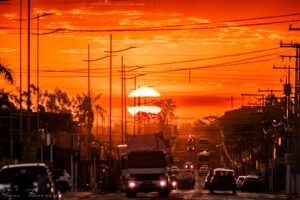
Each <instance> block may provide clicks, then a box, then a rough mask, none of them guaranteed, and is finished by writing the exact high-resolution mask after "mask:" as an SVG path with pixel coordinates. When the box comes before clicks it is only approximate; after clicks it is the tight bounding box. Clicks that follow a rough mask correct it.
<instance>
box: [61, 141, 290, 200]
mask: <svg viewBox="0 0 300 200" xmlns="http://www.w3.org/2000/svg"><path fill="white" fill-rule="evenodd" d="M184 142H185V140H184V139H181V140H177V143H176V150H175V156H176V157H177V158H178V159H179V161H178V162H177V163H174V165H178V167H180V168H181V169H183V168H184V163H185V162H186V161H191V162H193V163H194V164H195V166H196V152H186V147H185V143H184ZM194 174H195V178H196V184H195V186H194V188H193V189H189V190H173V191H172V192H171V193H170V196H169V197H167V198H159V197H157V194H156V193H148V194H146V193H138V194H137V198H130V199H132V200H137V199H139V200H140V199H142V200H152V199H153V200H189V199H190V200H197V199H201V200H231V199H233V200H235V199H244V200H250V199H251V200H267V199H276V200H280V199H289V198H288V196H287V195H285V194H269V193H246V192H241V191H237V193H236V194H235V195H233V194H232V191H214V193H213V194H210V193H209V191H208V190H203V189H202V184H203V182H204V177H203V176H198V175H197V172H196V171H195V173H194ZM75 199H76V200H77V199H94V200H98V199H99V200H121V199H126V197H125V193H121V192H117V193H105V194H104V193H102V194H93V193H83V195H80V194H77V195H76V196H75V197H74V196H73V197H70V196H68V195H67V194H66V195H63V200H75ZM127 199H128V198H127Z"/></svg>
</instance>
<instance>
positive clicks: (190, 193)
mask: <svg viewBox="0 0 300 200" xmlns="http://www.w3.org/2000/svg"><path fill="white" fill-rule="evenodd" d="M71 199H72V200H75V199H103V200H119V199H126V197H125V193H120V192H118V193H107V194H90V195H84V196H81V197H80V196H76V197H71V196H69V195H68V194H65V195H63V200H71ZM131 199H132V200H136V199H143V200H148V199H149V200H150V199H157V200H160V199H170V200H171V199H172V200H173V199H175V200H181V199H182V200H183V199H191V200H196V199H204V200H220V199H226V200H231V199H245V200H247V199H257V200H258V199H259V200H264V199H288V196H287V195H285V194H268V193H247V192H240V191H238V192H237V193H236V195H232V194H231V192H230V191H228V192H227V191H225V192H224V191H222V192H221V191H220V192H218V191H216V192H215V193H214V194H210V193H209V192H208V191H202V190H200V189H193V190H176V191H172V192H171V193H170V196H169V197H168V198H159V197H157V195H156V194H155V193H148V194H143V193H139V194H138V196H137V198H131Z"/></svg>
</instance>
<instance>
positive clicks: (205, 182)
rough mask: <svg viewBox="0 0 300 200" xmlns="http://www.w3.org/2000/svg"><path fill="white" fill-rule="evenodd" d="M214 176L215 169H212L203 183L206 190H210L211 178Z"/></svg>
mask: <svg viewBox="0 0 300 200" xmlns="http://www.w3.org/2000/svg"><path fill="white" fill-rule="evenodd" d="M212 176H213V171H212V170H210V171H209V172H208V173H207V175H206V176H205V179H204V184H203V187H202V188H203V189H204V190H208V189H209V186H210V180H211V178H212Z"/></svg>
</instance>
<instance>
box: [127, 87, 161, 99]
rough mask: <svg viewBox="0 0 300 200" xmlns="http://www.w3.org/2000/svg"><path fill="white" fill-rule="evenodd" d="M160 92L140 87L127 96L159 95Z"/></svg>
mask: <svg viewBox="0 0 300 200" xmlns="http://www.w3.org/2000/svg"><path fill="white" fill-rule="evenodd" d="M159 96H160V94H159V93H158V92H157V91H155V90H154V89H152V88H148V87H141V88H138V89H136V90H134V91H133V92H131V93H130V94H129V97H159Z"/></svg>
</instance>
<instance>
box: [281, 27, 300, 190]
mask: <svg viewBox="0 0 300 200" xmlns="http://www.w3.org/2000/svg"><path fill="white" fill-rule="evenodd" d="M289 30H300V29H299V28H292V25H290V27H289ZM280 47H283V48H295V51H296V54H295V56H285V57H290V58H295V68H294V69H295V90H294V109H293V111H292V112H293V114H294V116H295V117H294V118H295V119H294V122H293V125H292V126H293V128H292V133H291V134H290V136H289V140H288V148H287V152H288V154H286V160H290V161H289V162H288V163H286V165H287V173H286V182H287V184H286V192H287V193H288V194H290V195H293V194H297V192H298V191H297V190H298V188H297V181H296V176H297V171H298V173H299V160H298V159H296V157H297V156H298V155H299V152H298V151H299V150H298V151H297V145H298V144H299V141H300V136H299V133H298V132H299V129H300V128H299V117H298V115H299V99H300V82H299V81H300V69H299V68H300V62H299V58H300V44H298V43H293V42H291V43H282V42H281V43H280ZM288 109H289V108H288V107H287V113H286V114H287V123H289V121H290V119H289V113H288ZM287 157H289V159H287Z"/></svg>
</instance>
